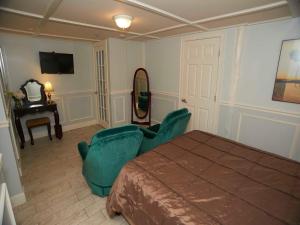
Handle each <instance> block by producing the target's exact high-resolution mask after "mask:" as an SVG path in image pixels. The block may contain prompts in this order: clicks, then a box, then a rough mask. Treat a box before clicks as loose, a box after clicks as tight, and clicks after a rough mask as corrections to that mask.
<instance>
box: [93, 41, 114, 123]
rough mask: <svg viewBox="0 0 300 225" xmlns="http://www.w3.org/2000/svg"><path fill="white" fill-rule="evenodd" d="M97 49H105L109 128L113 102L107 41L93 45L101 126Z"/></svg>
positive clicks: (98, 112) (97, 104)
mask: <svg viewBox="0 0 300 225" xmlns="http://www.w3.org/2000/svg"><path fill="white" fill-rule="evenodd" d="M97 48H103V49H104V59H105V60H104V74H105V76H106V79H107V98H108V100H107V109H108V112H107V113H108V115H107V116H108V128H110V127H111V102H110V76H109V67H108V66H109V63H108V60H109V58H108V42H107V40H103V41H99V42H96V43H94V45H93V58H94V71H93V73H94V79H95V83H96V90H95V95H96V109H97V110H96V111H97V112H96V113H97V122H98V124H100V111H99V101H100V99H99V93H98V92H99V82H98V74H97V61H96V49H97Z"/></svg>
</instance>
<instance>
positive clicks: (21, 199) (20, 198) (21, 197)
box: [10, 192, 26, 207]
mask: <svg viewBox="0 0 300 225" xmlns="http://www.w3.org/2000/svg"><path fill="white" fill-rule="evenodd" d="M10 199H11V204H12V207H16V206H18V205H22V204H24V203H25V202H26V196H25V193H24V192H21V193H19V194H16V195H14V196H11V197H10Z"/></svg>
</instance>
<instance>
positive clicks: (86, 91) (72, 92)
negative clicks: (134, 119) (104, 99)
mask: <svg viewBox="0 0 300 225" xmlns="http://www.w3.org/2000/svg"><path fill="white" fill-rule="evenodd" d="M81 94H96V90H92V89H90V90H79V91H68V92H54V93H53V94H52V96H63V95H81Z"/></svg>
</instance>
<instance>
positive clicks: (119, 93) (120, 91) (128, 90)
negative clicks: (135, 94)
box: [110, 89, 132, 95]
mask: <svg viewBox="0 0 300 225" xmlns="http://www.w3.org/2000/svg"><path fill="white" fill-rule="evenodd" d="M131 92H132V90H130V89H123V90H117V91H112V92H110V94H111V95H121V94H130V93H131Z"/></svg>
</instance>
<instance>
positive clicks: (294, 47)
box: [272, 39, 300, 104]
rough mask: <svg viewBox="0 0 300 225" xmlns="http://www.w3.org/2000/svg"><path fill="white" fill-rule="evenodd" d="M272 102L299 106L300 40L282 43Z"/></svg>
mask: <svg viewBox="0 0 300 225" xmlns="http://www.w3.org/2000/svg"><path fill="white" fill-rule="evenodd" d="M272 100H274V101H282V102H292V103H298V104H300V39H297V40H285V41H283V42H282V46H281V51H280V56H279V62H278V67H277V74H276V79H275V84H274V90H273V96H272Z"/></svg>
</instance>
